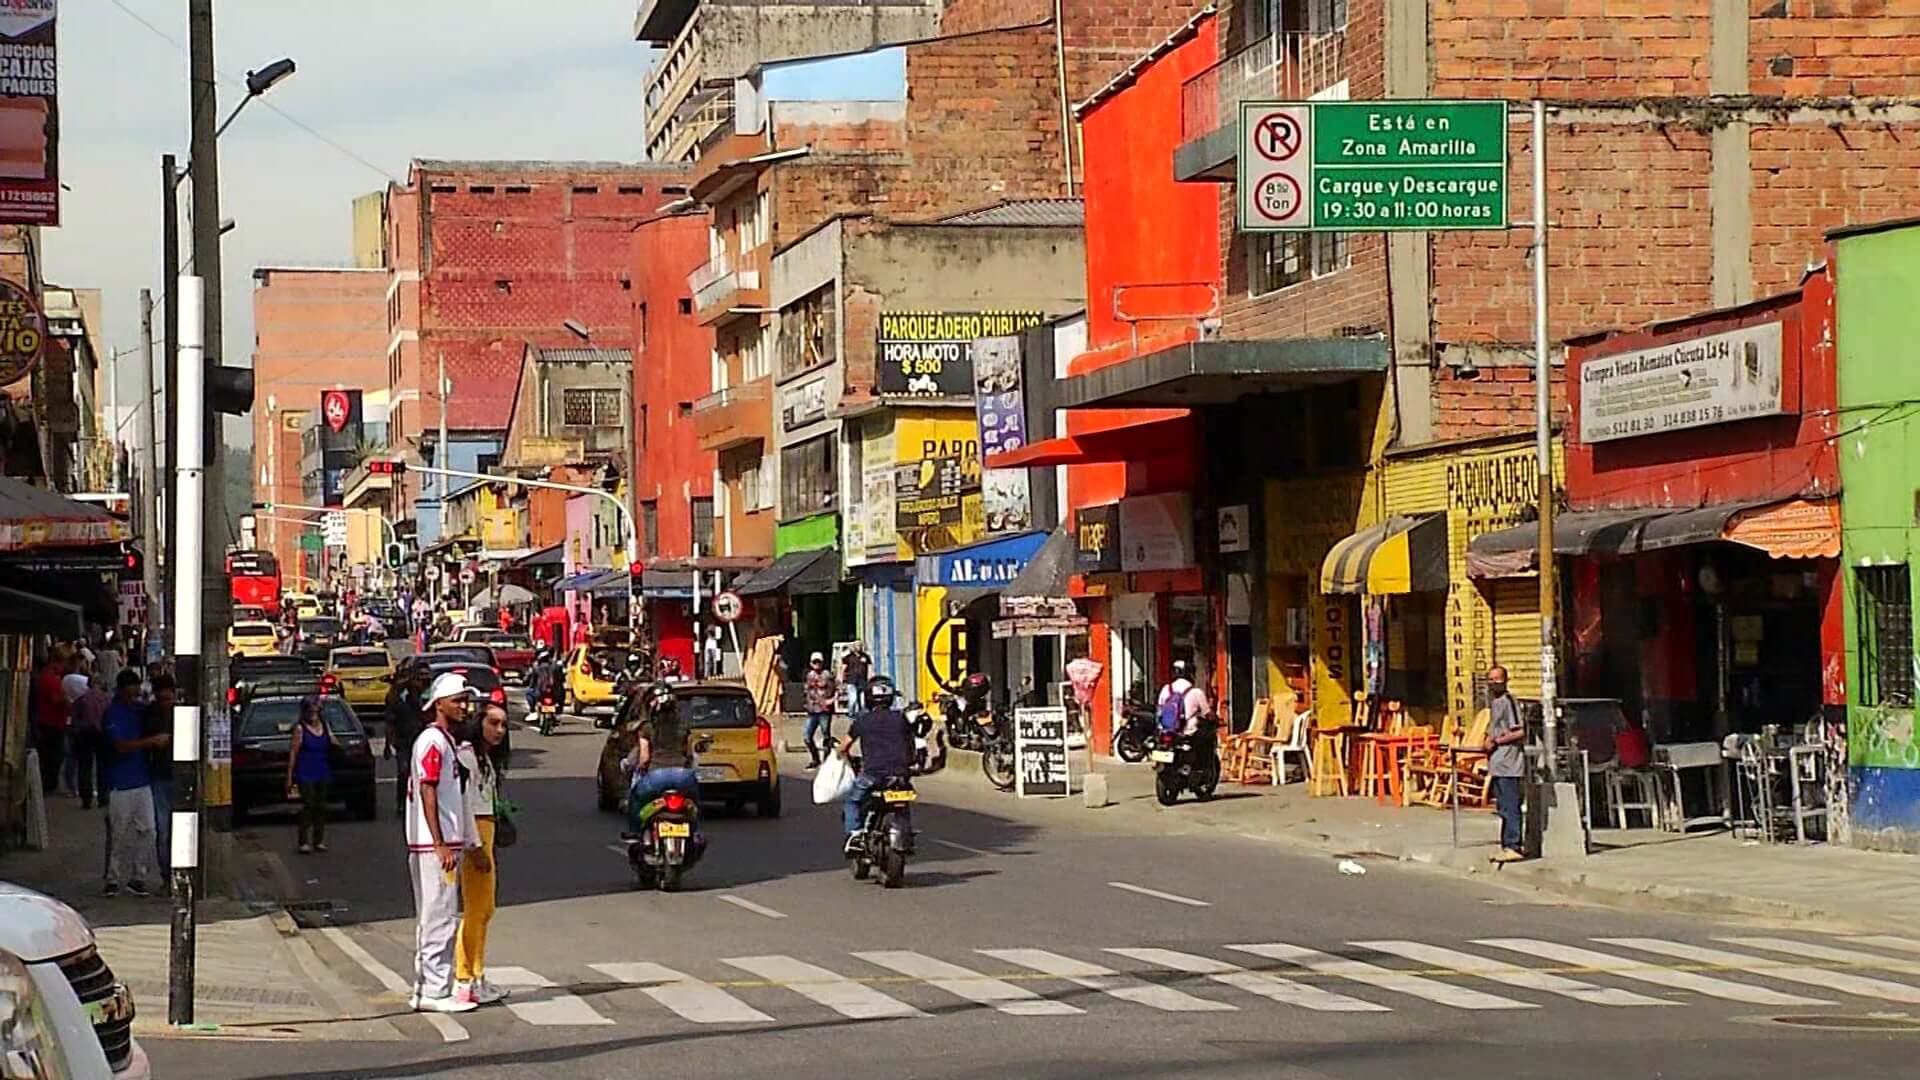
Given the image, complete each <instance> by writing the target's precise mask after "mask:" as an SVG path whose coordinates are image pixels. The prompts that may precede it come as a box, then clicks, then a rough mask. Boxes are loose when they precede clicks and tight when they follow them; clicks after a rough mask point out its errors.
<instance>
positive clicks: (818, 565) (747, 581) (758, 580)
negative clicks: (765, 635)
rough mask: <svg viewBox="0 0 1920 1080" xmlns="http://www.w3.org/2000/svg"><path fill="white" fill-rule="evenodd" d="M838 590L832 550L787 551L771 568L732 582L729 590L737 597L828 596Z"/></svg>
mask: <svg viewBox="0 0 1920 1080" xmlns="http://www.w3.org/2000/svg"><path fill="white" fill-rule="evenodd" d="M839 588H840V558H839V556H838V555H836V554H835V553H834V551H833V549H832V548H823V549H821V550H819V551H789V552H787V553H786V554H785V555H782V556H780V557H779V558H778V559H775V560H774V561H773V565H772V566H769V567H767V568H766V569H764V570H755V571H754V572H752V573H750V574H748V575H746V576H745V577H743V578H741V579H740V580H739V581H736V582H734V583H733V591H734V592H736V593H739V594H740V595H741V596H768V595H771V594H773V593H788V594H800V595H804V594H810V593H829V592H835V591H837V590H838V589H839Z"/></svg>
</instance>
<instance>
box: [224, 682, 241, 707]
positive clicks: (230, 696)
mask: <svg viewBox="0 0 1920 1080" xmlns="http://www.w3.org/2000/svg"><path fill="white" fill-rule="evenodd" d="M227 704H228V705H238V704H240V688H239V687H237V686H229V687H227Z"/></svg>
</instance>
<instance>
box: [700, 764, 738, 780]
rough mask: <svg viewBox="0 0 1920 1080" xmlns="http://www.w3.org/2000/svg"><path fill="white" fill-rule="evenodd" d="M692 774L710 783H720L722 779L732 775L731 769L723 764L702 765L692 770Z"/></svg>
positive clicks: (729, 777)
mask: <svg viewBox="0 0 1920 1080" xmlns="http://www.w3.org/2000/svg"><path fill="white" fill-rule="evenodd" d="M694 775H695V776H698V777H699V778H700V779H702V780H705V781H706V782H708V783H710V784H718V783H721V782H722V781H725V780H728V779H731V778H732V776H733V770H731V769H728V768H727V767H725V766H723V765H703V766H701V767H700V768H698V769H696V770H694Z"/></svg>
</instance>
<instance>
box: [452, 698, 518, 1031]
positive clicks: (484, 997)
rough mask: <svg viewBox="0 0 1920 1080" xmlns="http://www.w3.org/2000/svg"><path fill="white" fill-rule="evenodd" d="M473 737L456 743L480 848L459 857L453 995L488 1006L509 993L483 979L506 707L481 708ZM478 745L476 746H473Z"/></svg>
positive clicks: (494, 870) (495, 871) (496, 870)
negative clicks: (458, 897)
mask: <svg viewBox="0 0 1920 1080" xmlns="http://www.w3.org/2000/svg"><path fill="white" fill-rule="evenodd" d="M481 708H482V711H481V714H480V722H479V724H478V725H477V731H475V735H476V736H477V737H476V738H475V739H473V740H470V741H468V742H463V743H461V744H460V764H461V767H462V768H463V769H464V770H465V771H466V773H467V777H468V780H467V791H466V805H467V813H468V816H469V817H471V818H472V820H473V825H474V832H475V834H476V835H478V836H479V837H480V848H479V850H477V851H475V852H473V854H472V855H470V856H469V857H468V858H465V859H462V860H460V902H461V914H460V934H459V937H458V938H457V939H456V940H455V942H454V950H453V956H454V977H455V979H456V980H457V981H456V983H455V984H454V991H453V993H454V996H455V997H456V998H458V999H459V1000H461V1001H471V1002H473V1003H474V1004H476V1005H490V1004H492V1003H494V1002H496V1001H499V1000H501V999H502V998H504V997H506V996H507V992H506V991H505V990H502V989H500V988H499V987H497V986H495V985H493V984H492V983H490V982H488V981H487V924H488V923H489V922H491V921H492V920H493V904H494V889H495V885H496V883H497V880H498V877H499V866H498V864H496V863H495V862H494V855H493V828H494V821H493V816H494V800H495V799H496V798H497V796H498V795H499V791H500V767H501V765H502V764H504V761H505V758H506V753H505V742H506V738H507V710H506V708H505V707H504V706H500V705H495V704H492V703H488V704H486V705H484V706H482V707H481ZM476 744H477V745H476Z"/></svg>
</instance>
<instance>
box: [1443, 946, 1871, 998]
mask: <svg viewBox="0 0 1920 1080" xmlns="http://www.w3.org/2000/svg"><path fill="white" fill-rule="evenodd" d="M1474 944H1475V945H1488V946H1492V947H1493V948H1496V949H1510V950H1512V951H1514V952H1519V953H1526V954H1527V955H1529V956H1538V957H1541V958H1542V959H1546V960H1553V961H1556V962H1558V963H1562V964H1572V965H1574V966H1576V967H1580V968H1585V969H1588V970H1592V971H1604V972H1606V973H1607V974H1609V975H1616V976H1619V977H1620V978H1623V979H1636V980H1638V981H1640V982H1644V983H1652V984H1653V985H1655V986H1670V987H1672V988H1674V989H1676V990H1687V991H1691V992H1692V993H1695V994H1704V995H1706V996H1707V997H1711V998H1720V999H1722V1000H1725V1001H1743V1002H1746V1003H1747V1004H1749V1005H1831V1004H1833V1002H1831V1001H1822V1000H1820V999H1819V998H1809V997H1801V996H1799V995H1798V994H1783V993H1780V992H1779V991H1777V990H1768V989H1766V988H1764V987H1759V986H1748V985H1747V984H1745V983H1737V982H1733V981H1731V980H1728V979H1716V978H1713V977H1712V976H1710V975H1702V974H1700V973H1698V972H1694V971H1674V970H1671V969H1668V968H1663V967H1661V966H1660V965H1658V964H1649V963H1647V962H1646V961H1644V960H1629V959H1627V958H1625V957H1620V956H1609V955H1608V954H1606V953H1603V952H1596V951H1594V950H1592V949H1582V948H1580V947H1579V946H1576V945H1561V944H1559V943H1557V942H1552V941H1538V940H1535V939H1533V938H1482V939H1480V940H1478V941H1476V942H1474Z"/></svg>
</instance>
